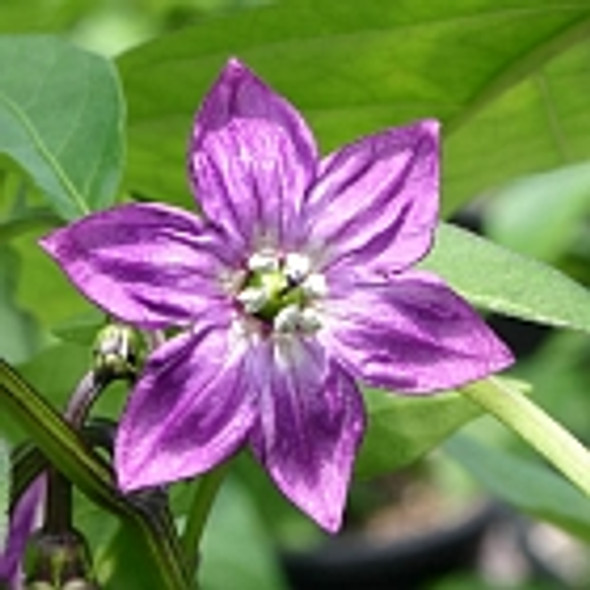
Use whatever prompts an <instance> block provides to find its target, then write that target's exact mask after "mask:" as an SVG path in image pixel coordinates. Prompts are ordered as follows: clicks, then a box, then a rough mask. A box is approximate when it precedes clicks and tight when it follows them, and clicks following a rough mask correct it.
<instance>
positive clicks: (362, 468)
mask: <svg viewBox="0 0 590 590" xmlns="http://www.w3.org/2000/svg"><path fill="white" fill-rule="evenodd" d="M364 398H365V403H366V407H367V413H368V428H367V433H366V435H365V440H364V441H363V445H362V448H361V452H360V454H359V457H358V459H357V463H356V474H357V475H358V476H359V477H361V478H367V477H373V476H377V475H381V474H383V473H388V472H392V471H395V470H396V469H399V468H401V467H404V466H405V465H408V464H410V463H411V462H412V461H415V460H416V459H419V458H420V457H421V456H422V455H424V454H425V453H427V452H428V451H430V450H431V449H433V448H434V447H435V446H437V445H438V444H439V443H440V442H441V441H443V440H445V439H446V438H447V437H449V436H450V435H451V434H452V433H453V432H455V431H456V430H457V429H458V428H460V427H461V426H463V425H464V424H465V423H466V422H469V421H470V420H472V419H473V418H476V417H477V416H479V415H481V410H479V409H478V408H477V407H476V406H475V405H474V404H472V403H471V402H470V401H468V400H466V399H464V398H463V397H461V396H460V395H458V394H457V393H454V392H444V393H440V394H438V395H435V396H429V397H402V396H399V395H393V394H391V393H387V392H384V391H378V390H370V389H366V390H365V391H364Z"/></svg>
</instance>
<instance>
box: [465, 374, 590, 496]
mask: <svg viewBox="0 0 590 590" xmlns="http://www.w3.org/2000/svg"><path fill="white" fill-rule="evenodd" d="M459 391H460V392H461V393H462V394H463V395H464V396H465V397H467V398H469V399H470V400H471V401H473V402H475V403H476V404H478V405H479V406H481V407H482V408H483V409H484V410H486V411H487V412H488V413H490V414H492V415H493V416H495V417H496V418H497V419H498V420H500V421H501V422H502V423H503V424H504V425H505V426H507V427H508V428H510V429H511V430H513V431H514V432H516V434H518V435H519V436H520V437H521V438H522V439H523V440H525V441H526V442H527V443H529V444H530V445H531V446H532V447H533V448H535V449H536V450H537V451H538V452H539V453H540V454H541V455H543V456H544V457H545V458H546V459H547V460H548V461H549V462H550V463H551V464H553V466H554V467H555V468H556V469H558V470H559V471H561V472H562V473H563V474H564V475H565V476H566V477H567V478H568V479H569V480H570V481H571V482H572V483H574V484H575V485H576V486H577V487H578V488H580V489H581V490H582V491H583V492H585V493H586V494H587V495H588V496H589V497H590V452H589V451H588V449H586V447H584V445H582V443H580V441H578V440H577V439H576V438H575V437H574V436H573V435H572V434H571V433H570V432H569V431H568V430H566V429H565V428H564V427H563V426H562V425H561V424H559V423H558V422H556V421H555V420H554V419H553V418H552V417H551V416H549V415H548V414H547V413H545V411H544V410H543V409H542V408H540V407H539V406H537V405H536V404H535V403H534V402H532V401H531V400H530V399H529V398H527V397H526V396H524V395H522V394H521V393H520V392H519V391H517V390H515V389H514V388H512V387H511V386H510V385H509V384H508V383H506V382H505V381H502V380H499V379H495V378H493V377H492V378H489V379H487V380H485V381H478V382H477V383H473V384H470V385H467V386H465V387H463V388H461V389H460V390H459Z"/></svg>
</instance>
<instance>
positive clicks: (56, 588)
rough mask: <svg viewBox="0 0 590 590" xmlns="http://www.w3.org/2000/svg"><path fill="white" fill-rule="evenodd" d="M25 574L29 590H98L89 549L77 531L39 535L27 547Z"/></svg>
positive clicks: (33, 536) (42, 531) (31, 539)
mask: <svg viewBox="0 0 590 590" xmlns="http://www.w3.org/2000/svg"><path fill="white" fill-rule="evenodd" d="M24 570H25V575H26V588H27V590H98V586H97V585H96V584H95V583H94V581H93V576H92V563H91V559H90V552H89V550H88V546H87V544H86V541H85V539H84V537H83V536H82V535H81V534H80V533H78V532H77V531H75V530H69V531H66V532H62V533H47V532H46V531H44V530H43V529H41V530H38V531H36V532H35V533H34V534H33V535H32V536H31V538H30V539H29V542H28V544H27V549H26V553H25V560H24Z"/></svg>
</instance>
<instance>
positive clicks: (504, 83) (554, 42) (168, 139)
mask: <svg viewBox="0 0 590 590" xmlns="http://www.w3.org/2000/svg"><path fill="white" fill-rule="evenodd" d="M589 22H590V5H589V4H588V2H587V1H586V0H573V1H572V2H568V3H567V5H564V4H563V2H561V1H559V0H545V1H544V2H541V3H539V2H535V1H534V0H474V1H471V2H465V1H464V0H450V1H448V2H416V1H414V0H397V1H392V0H372V1H371V2H360V3H359V2H357V1H354V0H323V1H322V3H321V6H320V5H318V3H317V2H316V1H315V0H284V1H282V2H278V3H276V4H274V5H270V6H264V7H262V8H258V9H252V10H247V11H243V12H240V13H237V14H235V15H228V17H226V18H212V19H205V20H203V21H202V23H201V25H200V26H196V27H193V28H191V29H186V30H184V31H182V32H180V33H178V34H174V35H169V36H166V37H164V38H162V39H159V40H157V41H155V42H153V43H148V44H146V45H145V46H143V47H140V48H138V49H136V50H133V51H131V52H129V53H128V54H127V55H125V56H123V57H122V58H121V59H120V61H119V65H120V67H121V72H122V76H123V80H124V84H125V88H126V93H127V96H128V99H129V104H130V153H129V167H128V171H127V172H128V173H127V179H126V181H127V182H126V184H127V187H129V188H130V189H131V190H133V191H135V192H137V193H139V194H143V195H146V196H149V197H151V198H157V199H165V200H172V201H175V202H178V203H184V204H189V203H190V200H191V199H190V196H189V191H188V188H187V183H186V179H185V176H186V174H185V160H186V158H185V152H186V146H187V143H188V137H189V134H190V128H191V121H192V118H193V114H194V112H195V110H196V109H197V107H198V105H199V104H200V102H201V100H202V98H203V96H204V93H205V92H206V90H207V89H208V87H209V86H210V84H211V83H212V81H213V80H214V78H215V76H216V75H217V73H218V72H219V70H220V68H221V67H222V66H223V64H224V62H225V60H226V59H227V58H228V56H230V55H237V56H238V57H240V58H241V59H243V60H244V61H246V62H247V63H248V64H250V65H251V66H252V67H253V68H254V69H255V70H256V71H257V72H258V73H259V74H260V75H261V76H263V77H264V78H265V79H266V80H267V81H268V82H269V83H271V84H272V85H273V86H274V87H275V88H276V89H277V91H279V92H281V93H283V94H284V95H286V96H287V97H288V98H289V99H290V100H291V101H292V102H293V103H294V104H295V105H297V107H298V108H300V109H301V111H302V112H303V113H304V115H305V116H306V117H307V118H308V119H309V121H310V123H311V125H312V127H313V128H314V130H315V131H316V133H317V136H318V137H319V139H320V141H321V144H322V148H323V149H324V151H326V150H330V149H333V148H334V147H335V146H338V145H340V144H342V143H343V142H347V141H350V140H352V139H354V138H355V137H357V136H359V135H361V134H366V133H370V132H374V131H376V130H378V129H381V128H384V127H389V126H392V125H397V124H400V123H404V122H408V121H410V120H412V119H416V118H419V117H426V116H428V117H438V118H440V119H441V120H442V121H443V122H444V123H446V124H447V125H446V127H445V129H446V133H447V136H448V134H452V133H458V132H459V130H461V129H464V135H463V136H461V137H459V138H458V139H457V140H454V139H451V143H450V149H449V150H448V151H445V154H446V162H445V167H444V170H445V179H447V180H448V182H447V184H446V186H445V191H444V199H445V203H446V208H447V210H450V209H451V208H452V207H454V206H456V205H457V204H458V203H459V202H461V200H464V199H465V198H466V196H467V197H469V196H471V195H472V194H474V192H476V191H478V190H482V189H483V188H485V187H486V186H488V185H489V184H490V183H496V182H498V181H500V180H505V179H506V178H507V176H505V175H504V173H505V172H506V171H507V170H510V173H511V174H515V173H516V171H517V170H518V163H519V162H523V166H522V170H521V172H522V171H524V170H528V169H531V168H534V167H535V166H537V167H540V166H547V165H551V164H552V163H553V162H554V160H555V153H554V148H553V144H552V143H551V138H549V140H548V139H547V136H548V135H549V134H550V130H549V129H548V123H547V117H538V116H537V117H535V118H534V119H533V120H532V121H529V120H528V119H526V125H525V123H521V122H520V121H519V119H518V116H517V117H514V116H508V115H509V114H510V113H507V116H505V117H504V118H503V119H501V120H498V119H497V118H496V119H494V123H495V127H491V126H489V127H488V128H483V129H482V125H481V124H480V123H479V122H478V124H477V126H476V127H475V129H477V133H478V136H477V138H474V137H473V136H472V134H471V131H470V125H471V120H472V119H471V118H472V117H473V115H474V114H476V113H478V112H479V110H480V109H482V108H483V107H484V106H485V105H487V104H488V103H489V102H490V101H491V100H492V99H495V98H497V97H498V96H500V95H501V94H502V93H503V92H504V91H506V90H507V89H509V88H511V87H512V86H514V85H515V84H517V83H518V82H520V81H521V80H524V79H525V78H526V77H527V76H529V75H531V74H532V73H536V72H538V71H539V69H540V68H541V67H542V66H543V64H545V63H548V61H549V60H550V59H551V58H552V57H553V56H555V55H557V54H559V53H560V52H563V51H564V50H565V49H567V48H569V47H571V46H573V44H575V43H577V42H580V41H581V40H583V39H584V38H585V34H586V33H587V30H588V23H589ZM586 75H588V74H586ZM578 82H579V80H578V78H576V79H575V80H574V81H572V84H570V81H569V80H567V79H565V77H564V78H563V79H561V80H560V84H559V85H555V86H554V87H553V88H552V92H553V93H558V94H559V95H560V96H561V95H568V96H569V93H570V90H571V88H572V87H574V88H576V89H577V88H578V86H577V83H578ZM572 85H573V86H572ZM584 87H587V84H586V85H585V86H584ZM577 96H578V98H579V100H582V97H583V96H585V93H583V92H582V93H579V94H578V95H577ZM520 106H521V105H520V104H518V103H516V104H514V105H512V107H513V110H514V111H516V112H517V114H518V115H523V109H521V108H520ZM577 113H578V125H577V126H572V127H571V128H568V134H573V136H574V137H575V141H576V149H575V150H572V157H574V158H575V157H578V158H580V157H584V156H585V155H586V154H587V153H588V149H589V148H590V132H589V131H590V113H587V109H580V110H578V111H577ZM524 114H526V113H524ZM498 126H500V127H501V131H502V133H503V134H504V135H507V134H508V133H511V132H512V133H513V135H512V136H511V138H510V142H509V144H510V146H511V147H512V146H514V149H513V151H514V150H517V149H518V150H519V151H518V153H519V157H515V156H514V153H513V151H511V152H510V156H507V155H506V154H507V153H508V150H507V149H506V143H502V144H500V143H498V142H497V141H496V139H495V137H496V136H495V135H494V133H495V132H496V131H497V127H498ZM531 130H533V131H535V132H536V133H538V135H539V137H540V138H541V139H542V140H543V141H542V142H541V141H539V143H540V144H541V145H540V147H538V148H537V149H536V150H535V152H534V155H533V156H532V157H531V158H528V157H527V158H525V157H524V156H523V155H521V154H520V152H521V151H522V150H521V144H520V139H521V137H523V138H524V137H526V138H529V139H530V136H531ZM484 131H485V133H484ZM476 142H478V143H477V145H476ZM548 144H550V145H548ZM527 145H528V144H527ZM466 146H469V147H470V148H472V149H467V147H466ZM525 147H526V146H525ZM475 148H477V149H475ZM490 154H493V156H494V158H491V157H490ZM492 162H493V163H492ZM504 164H505V165H504ZM466 171H469V174H468V178H469V180H470V182H471V183H470V184H469V185H468V186H467V185H466V183H465V176H466ZM467 189H468V190H467Z"/></svg>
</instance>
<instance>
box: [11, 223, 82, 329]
mask: <svg viewBox="0 0 590 590" xmlns="http://www.w3.org/2000/svg"><path fill="white" fill-rule="evenodd" d="M46 233H48V232H47V230H45V231H35V232H30V233H27V234H23V235H22V236H20V237H18V238H17V239H14V240H12V242H11V244H12V245H13V246H14V247H15V249H16V250H17V251H18V253H19V255H20V258H21V262H22V264H21V274H20V279H19V281H18V284H17V296H16V299H17V303H18V304H19V305H20V306H22V307H23V308H25V309H27V310H29V311H30V312H31V313H32V314H34V316H35V317H36V318H37V320H38V321H39V323H40V324H41V325H42V326H43V327H44V328H46V329H48V330H49V329H53V327H54V326H56V325H59V324H60V323H62V322H65V321H66V320H68V319H70V318H71V317H73V316H76V315H79V314H82V313H89V312H91V310H92V309H93V306H92V305H91V304H90V303H89V302H88V300H87V299H85V298H84V297H83V296H82V295H81V294H80V292H79V291H78V290H77V289H75V288H74V287H73V286H72V284H71V283H70V282H69V281H68V279H67V277H66V275H65V273H64V272H63V271H62V270H61V268H60V267H59V266H58V265H57V264H56V263H55V262H54V261H53V260H52V259H51V258H50V257H49V256H48V255H47V254H46V253H45V252H44V251H43V250H42V249H41V247H40V246H39V245H38V243H37V240H38V238H40V237H41V236H42V235H44V234H46Z"/></svg>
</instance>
